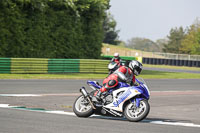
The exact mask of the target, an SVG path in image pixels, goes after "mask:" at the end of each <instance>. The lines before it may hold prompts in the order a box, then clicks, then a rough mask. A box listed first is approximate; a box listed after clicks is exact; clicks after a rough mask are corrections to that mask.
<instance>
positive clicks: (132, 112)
mask: <svg viewBox="0 0 200 133" xmlns="http://www.w3.org/2000/svg"><path fill="white" fill-rule="evenodd" d="M149 111H150V105H149V103H148V101H147V100H142V101H140V106H139V107H136V105H135V104H134V103H132V102H130V103H129V104H127V105H126V107H125V110H124V115H125V117H126V118H127V119H128V120H129V121H132V122H138V121H141V120H143V119H144V118H146V116H147V115H148V114H149Z"/></svg>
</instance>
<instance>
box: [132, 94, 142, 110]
mask: <svg viewBox="0 0 200 133" xmlns="http://www.w3.org/2000/svg"><path fill="white" fill-rule="evenodd" d="M142 100H144V98H140V97H136V98H134V99H131V102H132V103H133V104H134V105H135V106H136V107H137V108H138V107H140V101H142Z"/></svg>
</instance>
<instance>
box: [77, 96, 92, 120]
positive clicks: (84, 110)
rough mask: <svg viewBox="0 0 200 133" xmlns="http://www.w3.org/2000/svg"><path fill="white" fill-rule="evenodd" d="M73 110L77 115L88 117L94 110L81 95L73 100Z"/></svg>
mask: <svg viewBox="0 0 200 133" xmlns="http://www.w3.org/2000/svg"><path fill="white" fill-rule="evenodd" d="M73 111H74V113H75V114H76V115H77V116H78V117H89V116H91V115H92V114H93V112H94V111H93V108H92V106H91V105H90V103H89V101H88V100H87V99H86V98H84V96H82V95H81V96H79V97H78V98H77V99H76V100H75V102H74V106H73Z"/></svg>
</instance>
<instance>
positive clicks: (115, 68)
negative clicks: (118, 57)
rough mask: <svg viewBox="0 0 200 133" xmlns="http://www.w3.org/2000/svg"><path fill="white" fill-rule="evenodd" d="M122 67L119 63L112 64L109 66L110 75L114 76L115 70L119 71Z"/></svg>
mask: <svg viewBox="0 0 200 133" xmlns="http://www.w3.org/2000/svg"><path fill="white" fill-rule="evenodd" d="M119 67H120V63H119V62H110V63H109V64H108V71H109V73H108V75H110V74H112V73H113V72H114V71H115V70H117V69H118V68H119Z"/></svg>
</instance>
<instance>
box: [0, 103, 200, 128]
mask: <svg viewBox="0 0 200 133" xmlns="http://www.w3.org/2000/svg"><path fill="white" fill-rule="evenodd" d="M17 107H18V106H9V104H0V108H10V109H18V110H26V111H34V112H42V113H50V114H60V115H69V116H76V115H75V114H74V113H73V112H65V111H59V110H53V111H49V110H34V109H33V110H31V109H24V108H17ZM91 117H95V118H103V119H116V120H125V119H124V118H116V117H109V116H100V115H92V116H91ZM142 122H144V123H152V124H158V125H172V126H183V127H198V128H200V125H198V124H194V123H183V122H166V121H159V120H147V119H145V120H143V121H142Z"/></svg>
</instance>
